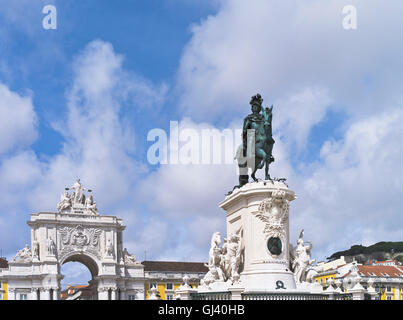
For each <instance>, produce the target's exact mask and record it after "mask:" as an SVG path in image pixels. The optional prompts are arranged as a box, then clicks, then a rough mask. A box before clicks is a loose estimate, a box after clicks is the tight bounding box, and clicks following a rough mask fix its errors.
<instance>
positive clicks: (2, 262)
mask: <svg viewBox="0 0 403 320" xmlns="http://www.w3.org/2000/svg"><path fill="white" fill-rule="evenodd" d="M0 268H1V269H7V268H8V261H7V260H6V259H4V258H0Z"/></svg>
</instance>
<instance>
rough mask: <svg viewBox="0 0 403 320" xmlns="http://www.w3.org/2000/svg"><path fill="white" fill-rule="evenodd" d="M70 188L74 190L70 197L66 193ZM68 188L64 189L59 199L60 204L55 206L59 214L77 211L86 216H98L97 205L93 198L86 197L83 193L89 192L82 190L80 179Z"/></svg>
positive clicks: (90, 196)
mask: <svg viewBox="0 0 403 320" xmlns="http://www.w3.org/2000/svg"><path fill="white" fill-rule="evenodd" d="M70 188H71V189H73V190H74V191H73V193H72V194H71V195H70V194H69V193H68V191H67V190H70ZM70 188H66V191H65V192H64V193H63V194H62V195H61V197H60V202H59V203H58V205H57V209H58V211H59V212H66V213H67V212H71V211H73V210H74V209H78V210H80V211H84V212H85V213H86V214H93V215H97V214H98V209H97V204H96V203H95V202H94V198H93V196H92V195H91V194H90V195H89V196H88V197H86V196H85V195H84V192H83V191H85V190H86V191H88V192H91V190H88V189H85V188H83V186H82V184H81V182H80V179H77V181H76V182H75V183H74V184H73V186H71V187H70Z"/></svg>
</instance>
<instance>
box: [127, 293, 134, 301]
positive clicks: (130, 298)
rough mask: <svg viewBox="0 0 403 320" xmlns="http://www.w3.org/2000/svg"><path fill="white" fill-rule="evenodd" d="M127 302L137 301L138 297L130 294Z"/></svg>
mask: <svg viewBox="0 0 403 320" xmlns="http://www.w3.org/2000/svg"><path fill="white" fill-rule="evenodd" d="M127 300H136V295H135V294H129V295H128V296H127Z"/></svg>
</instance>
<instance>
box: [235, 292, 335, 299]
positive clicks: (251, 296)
mask: <svg viewBox="0 0 403 320" xmlns="http://www.w3.org/2000/svg"><path fill="white" fill-rule="evenodd" d="M242 300H328V296H327V295H325V294H308V293H307V294H304V293H296V294H292V293H243V294H242Z"/></svg>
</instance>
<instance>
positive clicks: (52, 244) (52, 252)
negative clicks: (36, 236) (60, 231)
mask: <svg viewBox="0 0 403 320" xmlns="http://www.w3.org/2000/svg"><path fill="white" fill-rule="evenodd" d="M47 250H48V254H49V255H52V256H54V255H56V244H55V242H54V241H53V239H52V238H49V239H48V240H47Z"/></svg>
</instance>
